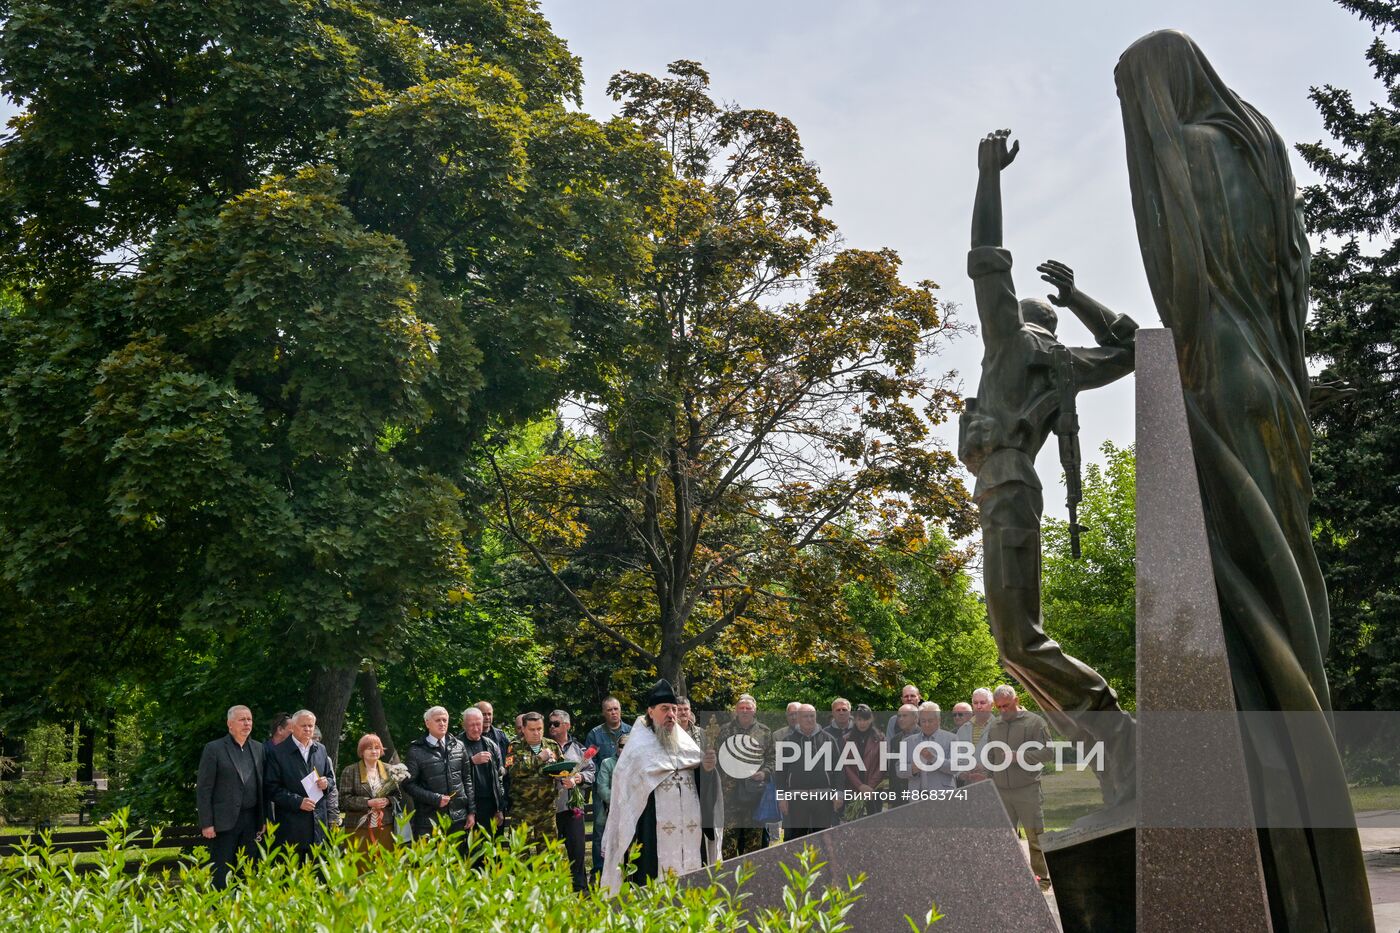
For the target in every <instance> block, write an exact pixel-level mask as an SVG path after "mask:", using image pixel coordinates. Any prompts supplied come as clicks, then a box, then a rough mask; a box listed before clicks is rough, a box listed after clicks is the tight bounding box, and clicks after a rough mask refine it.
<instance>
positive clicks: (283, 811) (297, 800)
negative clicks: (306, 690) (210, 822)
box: [263, 709, 335, 858]
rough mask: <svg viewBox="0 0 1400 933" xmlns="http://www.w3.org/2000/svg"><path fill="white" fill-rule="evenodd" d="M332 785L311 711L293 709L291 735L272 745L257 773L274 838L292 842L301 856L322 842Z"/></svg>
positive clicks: (327, 824)
mask: <svg viewBox="0 0 1400 933" xmlns="http://www.w3.org/2000/svg"><path fill="white" fill-rule="evenodd" d="M334 788H335V772H334V771H333V769H332V765H331V759H330V756H329V755H328V754H327V753H326V746H324V745H322V744H321V743H320V742H317V741H316V714H315V713H313V712H311V710H309V709H300V710H297V711H296V712H295V713H293V714H292V734H291V737H290V738H288V739H286V740H285V741H284V742H282V744H281V745H278V746H276V747H275V748H274V749H273V752H272V755H271V756H270V757H269V758H268V759H267V773H266V774H265V775H264V776H263V795H264V796H265V797H268V798H271V800H272V802H273V803H275V804H277V840H278V841H279V842H282V843H286V844H289V845H291V846H293V847H294V848H295V849H296V853H297V855H298V856H300V857H302V858H306V857H307V856H309V855H310V854H311V847H312V846H316V845H320V844H321V843H323V842H325V841H326V833H327V830H328V829H329V828H330V826H331V791H332V790H333V789H334Z"/></svg>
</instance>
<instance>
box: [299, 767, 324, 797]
mask: <svg viewBox="0 0 1400 933" xmlns="http://www.w3.org/2000/svg"><path fill="white" fill-rule="evenodd" d="M319 780H321V775H319V774H317V773H316V769H315V768H312V769H311V773H309V774H308V775H307V776H306V777H304V778H302V779H301V789H302V790H304V791H306V799H307V800H310V801H311V802H312V803H316V802H317V801H319V800H320V799H321V798H322V797H324V796H326V792H325V791H323V790H321V788H320V787H318V786H317V784H316V782H317V781H319Z"/></svg>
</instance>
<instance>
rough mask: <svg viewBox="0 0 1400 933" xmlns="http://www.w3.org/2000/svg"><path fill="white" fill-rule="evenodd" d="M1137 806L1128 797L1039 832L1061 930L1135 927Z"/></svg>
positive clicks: (1114, 932) (1081, 932) (1089, 932)
mask: <svg viewBox="0 0 1400 933" xmlns="http://www.w3.org/2000/svg"><path fill="white" fill-rule="evenodd" d="M1136 830H1137V805H1136V802H1135V801H1129V802H1128V803H1126V804H1123V805H1120V806H1118V807H1115V808H1113V809H1108V810H1099V811H1096V812H1094V813H1091V814H1089V815H1088V816H1086V817H1084V818H1083V819H1080V820H1076V821H1075V823H1074V825H1073V826H1071V827H1070V828H1069V829H1066V830H1063V831H1060V832H1054V833H1046V834H1044V835H1043V836H1041V837H1040V846H1041V849H1042V850H1043V851H1044V853H1045V864H1046V866H1047V867H1049V869H1050V880H1051V881H1052V882H1053V883H1054V885H1055V907H1056V909H1057V910H1058V911H1059V914H1060V929H1061V930H1062V931H1063V933H1120V931H1124V930H1133V929H1136V927H1137V891H1136V879H1135V877H1134V875H1135V874H1136V872H1135V867H1136V866H1135V861H1136V851H1137V833H1136Z"/></svg>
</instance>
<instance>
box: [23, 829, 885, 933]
mask: <svg viewBox="0 0 1400 933" xmlns="http://www.w3.org/2000/svg"><path fill="white" fill-rule="evenodd" d="M105 825H106V826H107V827H108V832H109V839H108V845H107V848H106V850H105V851H102V852H100V853H98V854H97V856H96V857H95V861H96V863H97V865H98V869H97V870H96V871H94V872H90V873H81V874H80V873H76V872H75V871H74V870H73V866H72V863H71V861H70V858H69V857H68V856H66V855H64V854H62V853H58V852H54V851H51V850H49V849H48V848H45V847H42V846H36V847H33V848H30V849H28V850H26V851H25V852H24V853H22V854H21V855H18V856H15V857H14V858H12V859H9V860H7V862H6V864H5V865H4V866H3V868H0V929H5V930H74V931H78V930H81V931H85V933H86V931H93V930H131V931H135V930H160V931H184V930H199V931H206V930H259V931H264V930H266V931H278V930H287V931H297V933H308V931H327V933H329V931H337V933H338V931H349V930H366V931H368V930H376V931H385V933H387V931H390V930H470V931H474V933H475V931H501V933H523V931H535V930H543V931H573V930H616V931H627V933H634V931H649V930H664V931H666V933H678V931H683V930H695V931H706V933H709V931H714V930H719V931H726V930H733V931H738V930H755V931H780V930H781V931H798V930H801V931H808V930H810V931H833V933H834V931H838V930H849V929H850V926H849V924H848V923H846V922H845V919H844V918H845V916H846V914H847V912H848V911H849V910H850V907H851V905H852V904H853V903H854V901H855V900H856V898H857V896H858V895H857V894H856V889H858V888H859V886H860V883H861V879H855V880H853V881H852V882H851V883H849V884H846V885H839V884H838V885H831V886H828V885H827V884H826V883H825V882H823V881H821V880H820V878H821V870H822V868H823V866H822V864H821V863H818V862H817V861H816V853H815V851H814V850H810V849H809V850H808V851H807V852H806V853H804V857H803V860H802V867H801V868H800V869H799V870H797V871H794V872H792V873H791V874H790V878H789V887H788V892H787V896H786V898H785V901H786V903H785V905H784V907H783V908H782V909H776V910H772V909H770V910H754V911H746V910H745V909H744V905H743V897H744V896H743V894H742V887H741V888H740V893H739V894H738V895H737V896H736V895H731V894H729V893H727V892H725V891H724V890H723V889H718V888H714V887H684V888H682V887H679V886H677V885H676V884H674V883H657V884H652V885H647V886H642V887H639V886H634V885H624V890H623V891H622V893H621V894H619V895H618V896H617V897H616V898H611V899H609V898H608V897H606V896H605V895H603V894H601V893H597V892H590V893H587V894H576V893H574V891H573V890H572V889H571V887H570V882H569V872H568V869H567V865H566V863H565V861H564V858H565V857H564V854H563V850H562V848H560V847H559V845H558V844H557V843H552V844H551V846H550V848H549V850H548V851H547V852H545V853H542V854H536V853H533V852H531V851H530V850H529V848H528V847H526V846H525V845H524V844H523V842H522V840H521V838H520V837H519V836H513V837H511V838H508V839H503V840H502V841H501V842H500V843H499V844H491V843H489V842H488V843H483V844H482V845H481V847H480V851H479V853H478V855H479V858H480V861H479V863H478V866H477V867H476V868H475V869H472V868H469V867H468V863H467V861H465V860H464V859H463V858H462V856H460V855H459V854H458V852H457V850H456V847H455V845H454V843H453V842H452V841H451V840H449V839H444V838H438V839H436V840H432V841H427V842H423V843H419V844H416V845H412V846H401V847H399V848H398V849H395V850H375V851H372V852H364V851H359V850H356V849H350V848H347V847H346V846H345V845H344V837H342V836H339V835H338V834H337V839H336V844H335V845H333V846H327V847H324V848H323V849H322V850H321V851H320V852H319V853H318V854H317V855H316V856H315V857H314V858H313V859H310V860H308V861H306V862H298V861H297V860H296V859H294V858H291V857H290V856H289V855H288V854H287V852H286V850H283V849H274V850H273V852H272V853H271V854H270V855H269V856H268V857H266V858H264V859H262V860H261V861H257V862H255V863H254V864H252V865H248V866H245V871H244V873H243V875H242V877H241V878H240V879H239V880H238V881H236V882H235V883H233V884H231V885H230V887H229V889H228V890H227V891H224V892H220V891H216V890H214V889H213V887H212V886H211V884H210V870H209V865H208V857H207V854H206V853H205V852H204V850H202V849H201V850H197V851H196V852H194V853H191V855H190V856H189V859H188V862H187V864H184V865H183V866H182V867H181V869H180V870H178V871H174V872H172V871H170V870H168V869H167V870H163V871H152V870H150V869H148V868H144V867H142V868H139V869H138V870H136V871H135V872H134V873H131V874H129V873H127V871H126V868H127V867H128V865H129V864H134V863H136V862H137V861H138V855H137V853H136V852H134V851H133V850H130V849H125V848H123V843H124V838H125V834H126V832H127V831H126V828H125V824H124V814H119V815H118V816H117V817H116V818H115V819H114V820H113V821H111V822H110V823H108V824H105Z"/></svg>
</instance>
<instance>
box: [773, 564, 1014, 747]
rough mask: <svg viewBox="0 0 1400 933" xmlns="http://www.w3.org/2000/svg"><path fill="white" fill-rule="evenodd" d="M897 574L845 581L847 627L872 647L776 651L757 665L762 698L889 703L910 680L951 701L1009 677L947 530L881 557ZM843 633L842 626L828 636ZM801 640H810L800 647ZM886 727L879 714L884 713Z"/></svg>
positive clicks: (879, 706) (777, 703)
mask: <svg viewBox="0 0 1400 933" xmlns="http://www.w3.org/2000/svg"><path fill="white" fill-rule="evenodd" d="M885 560H886V561H887V563H888V566H889V567H890V569H891V570H892V572H893V573H894V574H895V578H896V583H895V586H894V588H893V590H884V589H882V588H881V587H877V586H874V585H872V584H871V583H869V582H866V581H851V582H849V583H847V584H846V585H845V587H844V588H843V592H842V600H843V602H844V604H845V607H844V615H845V617H846V618H847V620H848V631H847V633H846V635H845V636H844V637H858V638H860V639H861V640H868V642H869V645H870V657H869V658H868V660H867V661H866V662H865V663H861V664H856V665H851V664H850V663H849V661H850V652H849V651H848V650H844V649H843V647H842V646H841V645H839V644H827V643H826V642H817V643H815V644H811V645H806V646H793V647H792V648H791V649H789V650H778V651H773V652H771V653H768V654H766V655H764V656H763V657H762V658H761V659H760V660H759V662H758V663H757V664H756V665H755V668H756V676H755V678H754V680H755V689H754V692H755V695H756V697H757V698H758V700H759V703H760V705H761V706H765V707H768V708H773V709H780V708H782V707H783V706H785V705H786V704H787V703H788V702H789V701H791V700H801V701H803V702H809V703H814V704H818V705H819V707H818V708H821V704H824V703H829V702H830V701H831V700H833V699H835V698H836V697H838V696H841V697H845V698H846V699H848V700H850V701H851V702H852V703H868V704H869V705H870V706H871V708H873V709H876V710H888V709H893V708H894V707H895V706H896V705H897V703H896V699H897V697H898V696H899V689H900V687H902V686H903V685H904V684H906V683H912V684H915V685H916V686H918V687H919V689H920V690H921V691H922V692H923V695H924V697H925V698H926V699H930V700H935V701H937V702H938V703H939V704H940V705H941V706H942V707H943V708H944V709H945V710H948V709H952V706H953V704H954V703H958V702H966V701H968V700H969V699H970V697H971V695H972V691H973V690H975V689H977V688H978V687H987V688H989V689H990V688H992V687H995V686H996V685H997V684H999V683H1002V682H1004V681H1006V680H1007V677H1006V674H1005V673H1004V672H1003V671H1002V669H1001V664H1000V662H999V661H998V659H997V646H996V642H995V641H994V640H993V639H992V633H991V630H990V629H989V628H988V627H987V611H986V607H985V606H984V605H983V603H982V600H981V598H980V597H979V596H978V595H977V593H976V592H974V591H973V589H972V580H971V578H970V577H969V576H968V574H967V572H966V571H965V570H963V569H962V567H963V563H964V556H963V555H961V554H959V553H957V552H956V551H954V549H953V548H952V546H951V544H950V543H949V542H948V541H947V540H946V539H942V538H935V539H933V540H931V541H930V542H929V543H928V544H927V545H925V546H924V547H923V548H921V549H919V550H917V551H913V552H907V553H891V554H889V555H887V556H886V557H885ZM829 637H830V639H831V640H832V641H834V642H839V641H840V639H842V637H843V635H842V634H841V633H839V632H837V633H833V634H832V635H831V636H829ZM804 649H805V650H804ZM879 725H880V726H881V728H883V726H884V723H883V721H882V722H880V723H879Z"/></svg>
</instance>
